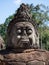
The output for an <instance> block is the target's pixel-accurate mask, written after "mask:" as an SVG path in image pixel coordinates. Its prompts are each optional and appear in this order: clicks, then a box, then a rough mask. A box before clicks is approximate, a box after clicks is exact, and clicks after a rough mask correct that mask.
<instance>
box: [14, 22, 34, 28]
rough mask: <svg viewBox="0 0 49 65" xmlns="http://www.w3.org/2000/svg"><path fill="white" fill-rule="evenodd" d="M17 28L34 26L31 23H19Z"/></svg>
mask: <svg viewBox="0 0 49 65" xmlns="http://www.w3.org/2000/svg"><path fill="white" fill-rule="evenodd" d="M15 26H23V27H24V26H30V27H32V26H33V25H32V24H31V23H30V22H17V23H16V24H15Z"/></svg>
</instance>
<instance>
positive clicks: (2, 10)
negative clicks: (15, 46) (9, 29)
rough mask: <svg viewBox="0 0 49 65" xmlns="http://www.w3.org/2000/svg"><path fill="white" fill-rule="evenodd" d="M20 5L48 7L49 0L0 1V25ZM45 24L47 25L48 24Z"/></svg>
mask: <svg viewBox="0 0 49 65" xmlns="http://www.w3.org/2000/svg"><path fill="white" fill-rule="evenodd" d="M21 3H25V4H32V3H33V5H37V4H44V5H45V6H49V0H0V24H2V23H4V22H5V20H6V18H8V17H9V16H10V15H12V14H14V13H15V11H16V10H17V8H18V7H19V6H20V4H21ZM47 24H48V25H49V22H48V23H47Z"/></svg>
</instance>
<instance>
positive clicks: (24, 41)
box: [21, 40, 29, 44]
mask: <svg viewBox="0 0 49 65" xmlns="http://www.w3.org/2000/svg"><path fill="white" fill-rule="evenodd" d="M21 43H23V44H28V43H29V40H21Z"/></svg>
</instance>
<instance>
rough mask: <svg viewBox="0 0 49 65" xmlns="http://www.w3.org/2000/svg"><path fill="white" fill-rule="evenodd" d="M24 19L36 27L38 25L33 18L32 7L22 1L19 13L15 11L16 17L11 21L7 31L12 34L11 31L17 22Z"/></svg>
mask: <svg viewBox="0 0 49 65" xmlns="http://www.w3.org/2000/svg"><path fill="white" fill-rule="evenodd" d="M24 21H25V22H31V23H32V24H33V25H34V27H36V23H35V22H34V21H33V20H32V15H31V14H30V8H29V7H28V6H27V5H25V4H24V3H22V4H21V5H20V7H19V8H18V10H17V13H15V15H14V18H13V19H12V21H10V23H9V25H8V28H7V33H8V34H10V31H11V29H12V27H13V26H14V24H15V23H17V22H24Z"/></svg>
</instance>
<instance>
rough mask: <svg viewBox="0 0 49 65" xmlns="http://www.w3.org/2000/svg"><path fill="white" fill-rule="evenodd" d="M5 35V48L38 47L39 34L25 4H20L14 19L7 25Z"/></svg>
mask: <svg viewBox="0 0 49 65" xmlns="http://www.w3.org/2000/svg"><path fill="white" fill-rule="evenodd" d="M7 35H8V44H7V48H11V49H13V48H14V49H17V48H22V49H28V48H39V34H38V31H37V29H36V25H35V22H34V21H33V20H32V16H31V14H30V8H29V7H28V6H27V5H25V4H21V5H20V7H19V8H18V10H17V13H16V14H15V15H14V19H13V20H12V21H10V23H9V25H8V28H7Z"/></svg>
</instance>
